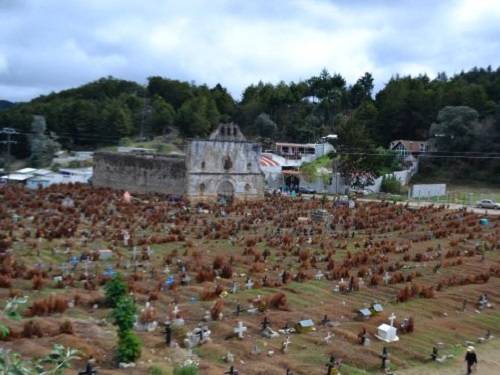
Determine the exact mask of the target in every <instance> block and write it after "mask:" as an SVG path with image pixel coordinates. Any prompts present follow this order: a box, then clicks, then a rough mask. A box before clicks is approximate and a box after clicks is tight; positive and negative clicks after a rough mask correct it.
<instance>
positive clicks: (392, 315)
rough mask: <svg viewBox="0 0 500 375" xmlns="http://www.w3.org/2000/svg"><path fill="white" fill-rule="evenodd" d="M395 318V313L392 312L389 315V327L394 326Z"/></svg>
mask: <svg viewBox="0 0 500 375" xmlns="http://www.w3.org/2000/svg"><path fill="white" fill-rule="evenodd" d="M395 320H396V315H394V313H392V314H391V316H390V317H389V321H390V322H391V327H394V321H395Z"/></svg>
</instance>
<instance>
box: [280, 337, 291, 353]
mask: <svg viewBox="0 0 500 375" xmlns="http://www.w3.org/2000/svg"><path fill="white" fill-rule="evenodd" d="M291 343H292V342H291V341H290V337H289V336H287V337H286V340H285V341H283V343H282V344H281V348H282V350H283V352H286V351H287V350H288V345H290V344H291Z"/></svg>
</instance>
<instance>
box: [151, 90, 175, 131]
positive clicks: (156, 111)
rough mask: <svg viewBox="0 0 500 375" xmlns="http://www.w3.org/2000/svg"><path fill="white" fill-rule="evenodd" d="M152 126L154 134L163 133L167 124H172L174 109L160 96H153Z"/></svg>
mask: <svg viewBox="0 0 500 375" xmlns="http://www.w3.org/2000/svg"><path fill="white" fill-rule="evenodd" d="M152 107H153V113H152V118H151V120H152V126H153V131H154V132H155V133H156V134H164V133H165V131H166V130H167V128H168V127H169V126H172V125H173V124H174V120H175V110H174V107H172V105H171V104H170V103H167V102H166V101H165V100H164V99H163V98H162V97H161V96H155V97H154V98H153V106H152Z"/></svg>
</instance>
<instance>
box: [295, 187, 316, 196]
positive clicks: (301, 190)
mask: <svg viewBox="0 0 500 375" xmlns="http://www.w3.org/2000/svg"><path fill="white" fill-rule="evenodd" d="M299 193H301V194H316V190H314V189H308V188H306V187H303V186H299Z"/></svg>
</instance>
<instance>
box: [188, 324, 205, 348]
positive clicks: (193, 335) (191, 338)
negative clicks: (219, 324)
mask: <svg viewBox="0 0 500 375" xmlns="http://www.w3.org/2000/svg"><path fill="white" fill-rule="evenodd" d="M211 333H212V332H211V331H210V330H209V329H208V327H206V326H202V327H196V328H195V329H193V330H192V331H191V332H188V333H187V334H186V338H185V339H184V344H185V345H186V347H187V348H188V349H192V348H193V347H195V346H197V345H202V344H204V343H206V342H207V341H209V340H210V334H211Z"/></svg>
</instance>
